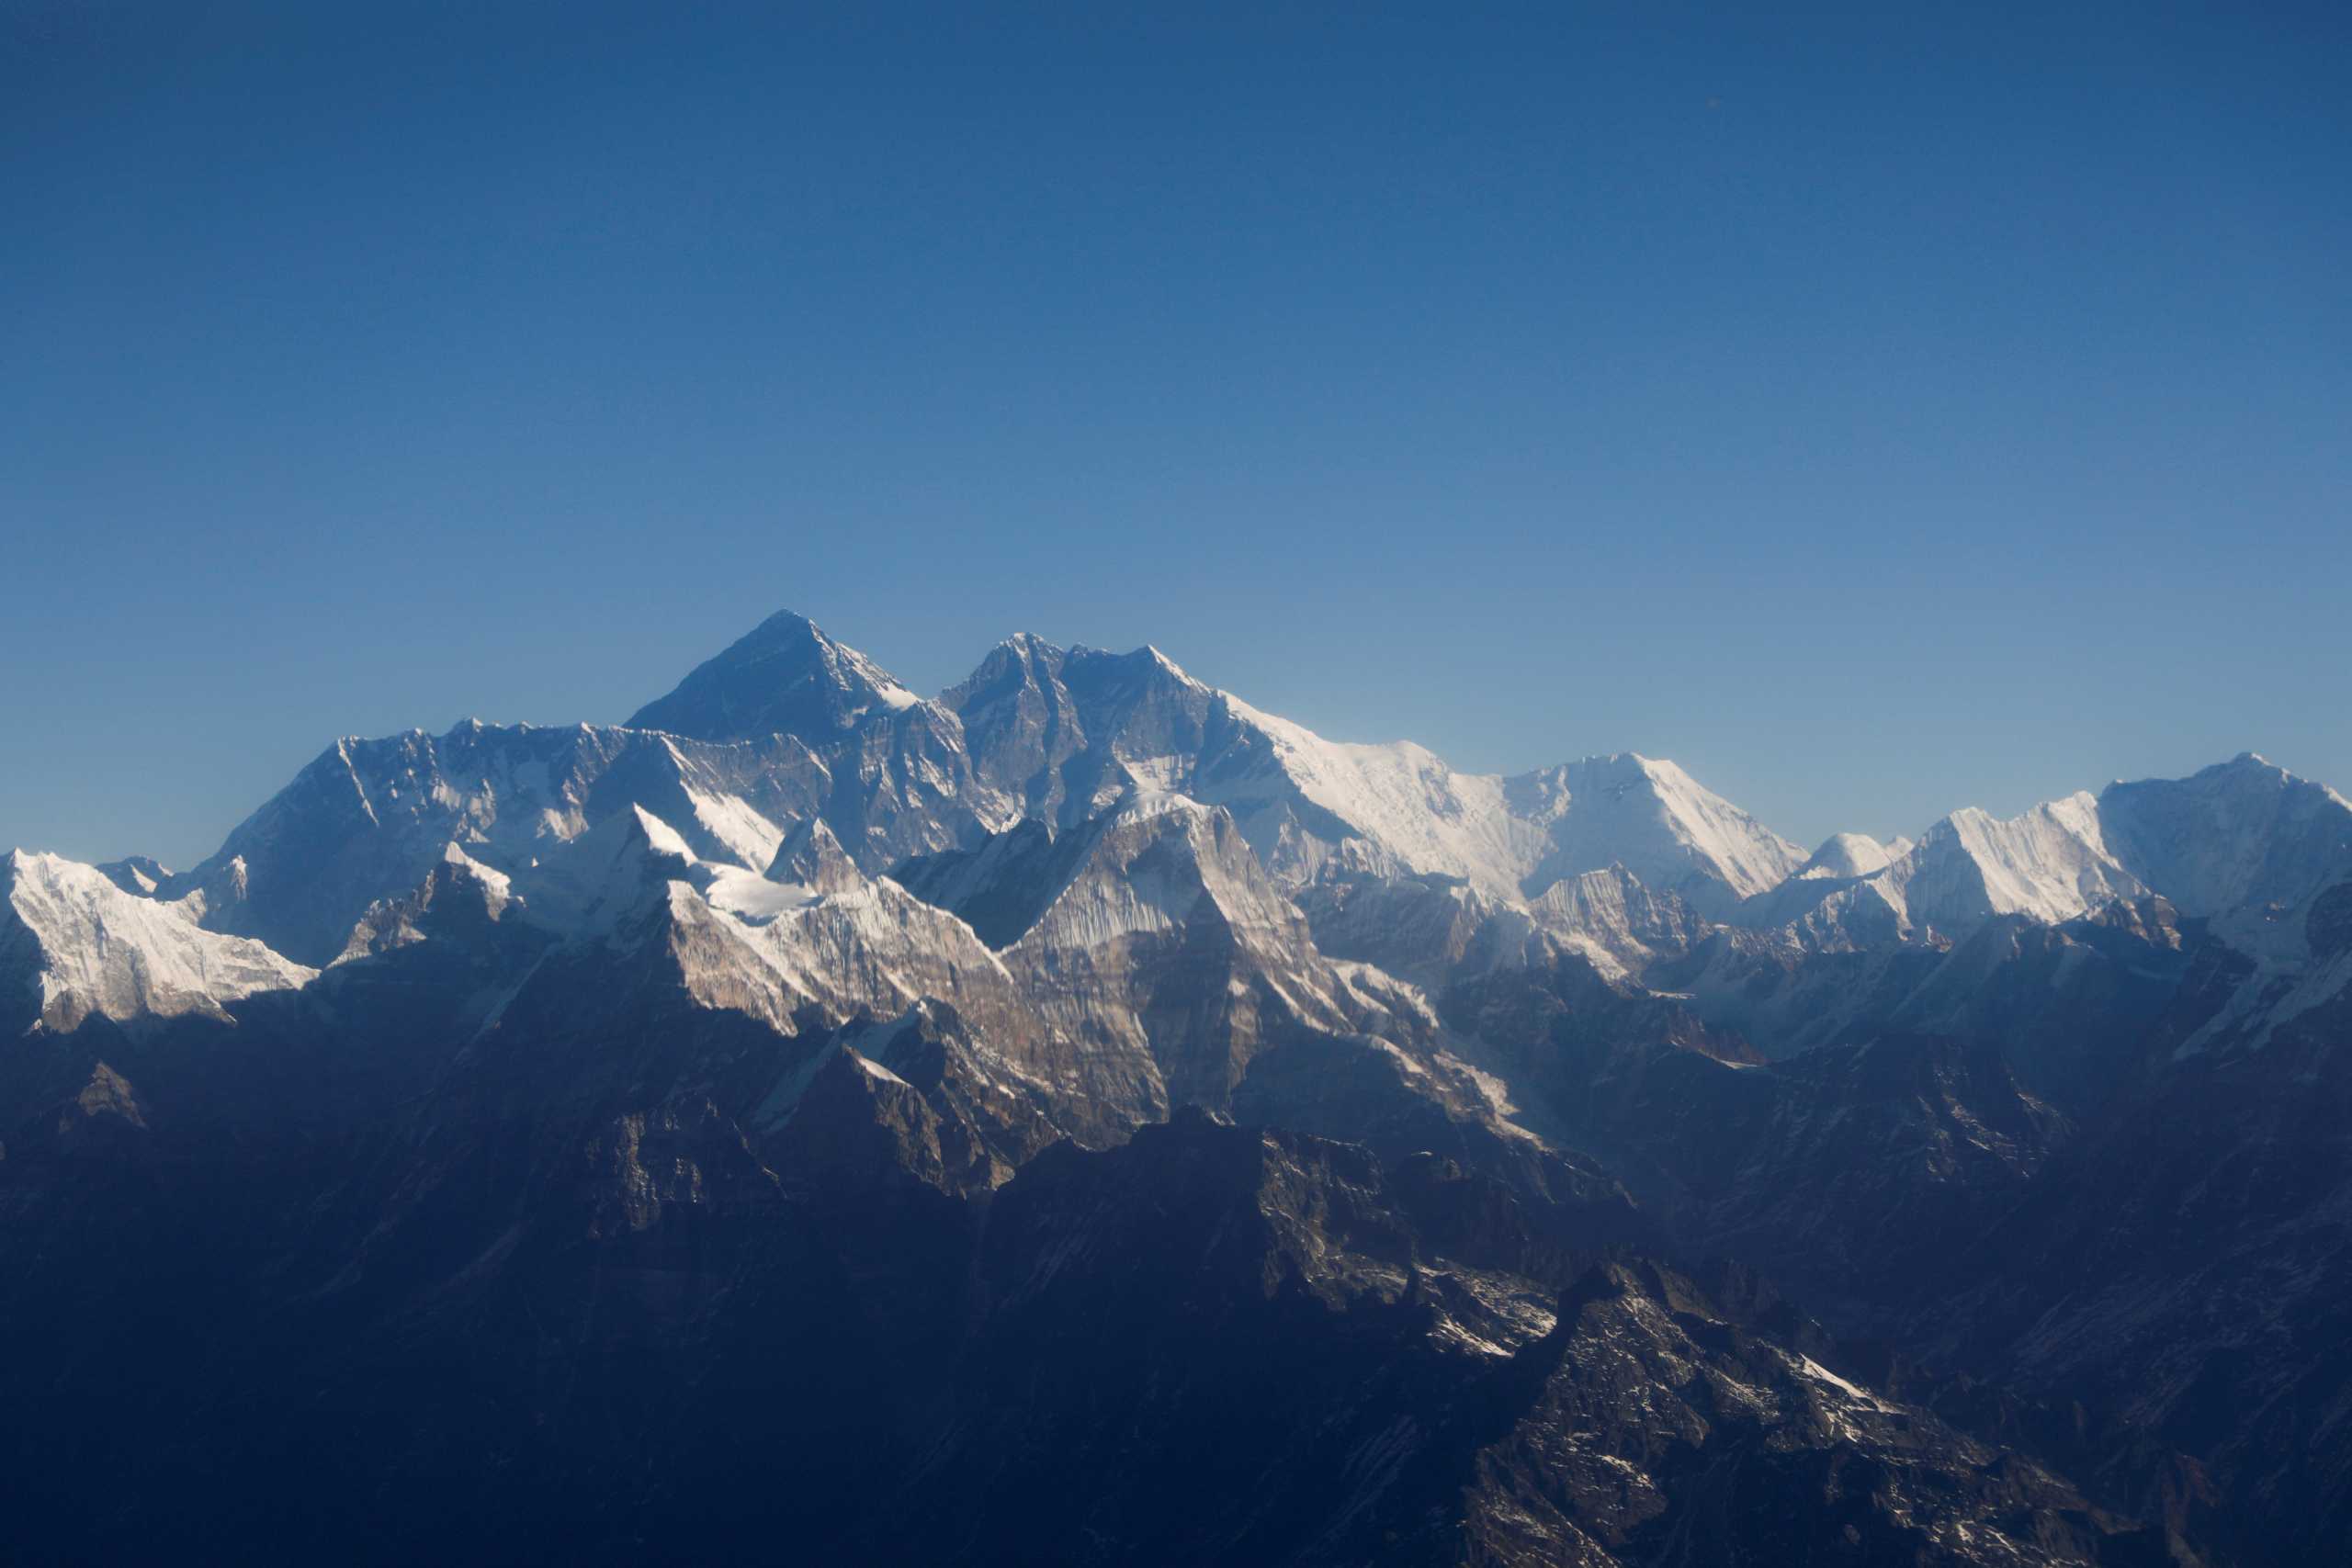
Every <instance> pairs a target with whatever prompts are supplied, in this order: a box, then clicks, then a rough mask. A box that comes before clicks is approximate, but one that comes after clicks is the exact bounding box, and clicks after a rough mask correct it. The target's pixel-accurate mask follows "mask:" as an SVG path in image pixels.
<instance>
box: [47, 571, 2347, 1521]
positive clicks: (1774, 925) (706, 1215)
mask: <svg viewBox="0 0 2352 1568" xmlns="http://www.w3.org/2000/svg"><path fill="white" fill-rule="evenodd" d="M0 1031H5V1039H0V1247H5V1256H6V1258H8V1259H9V1263H8V1266H7V1267H6V1269H0V1331H5V1332H6V1336H7V1342H8V1343H9V1344H11V1345H14V1346H17V1347H19V1348H20V1349H21V1350H22V1351H23V1353H21V1354H19V1355H17V1356H14V1357H10V1358H7V1359H6V1361H5V1363H0V1398H4V1399H5V1400H6V1407H7V1408H8V1409H9V1411H10V1412H11V1414H12V1416H13V1419H12V1421H11V1422H10V1423H9V1424H8V1427H7V1431H6V1435H5V1436H0V1505H5V1506H6V1509H7V1516H6V1517H8V1518H9V1519H10V1521H11V1531H12V1537H13V1540H14V1542H15V1543H16V1544H17V1548H18V1551H19V1552H20V1553H21V1554H22V1555H24V1556H25V1557H26V1558H27V1560H28V1561H46V1560H59V1561H85V1562H130V1561H152V1560H153V1556H154V1555H155V1552H156V1543H157V1542H158V1541H163V1540H169V1541H170V1542H171V1543H172V1545H171V1548H170V1551H171V1554H172V1555H173V1556H174V1557H175V1559H180V1560H189V1561H221V1562H228V1561H235V1562H254V1561H257V1560H260V1561H268V1560H286V1561H297V1560H299V1561H306V1562H307V1561H315V1560H318V1559H321V1558H334V1559H339V1560H358V1561H375V1560H382V1561H387V1562H390V1561H401V1562H408V1561H413V1560H416V1559H417V1558H420V1557H435V1558H455V1559H458V1560H498V1561H509V1560H516V1559H534V1560H544V1559H550V1558H563V1559H582V1560H616V1561H622V1560H625V1561H642V1560H646V1559H655V1560H664V1561H669V1560H674V1561H707V1560H710V1559H713V1558H737V1557H743V1556H749V1555H760V1556H776V1557H783V1558H786V1559H790V1560H796V1561H797V1560H801V1559H804V1558H808V1559H821V1558H825V1557H834V1558H842V1559H846V1560H857V1561H936V1562H1070V1563H1093V1562H1103V1563H1110V1562H1170V1563H1175V1562H1205V1561H1232V1562H1291V1563H1300V1564H1310V1563H1312V1564H1324V1563H1329V1564H1339V1563H1361V1562H1396V1563H1416V1564H1418V1563H1432V1564H1435V1563H1446V1564H1452V1563H1510V1564H1519V1563H1526V1564H1534V1563H1555V1562H1572V1563H1594V1564H1604V1563H1620V1564H1649V1563H1657V1564H1699V1563H1717V1562H1755V1563H1779V1562H1853V1563H1879V1562H1905V1563H1912V1562H1919V1563H1955V1564H1966V1563H1988V1564H1989V1563H2017V1562H2030V1563H2088V1562H2097V1563H2178V1564H2222V1563H2242V1564H2264V1563H2299V1562H2314V1561H2327V1560H2331V1558H2332V1556H2333V1555H2334V1554H2335V1551H2336V1550H2337V1548H2339V1547H2340V1544H2341V1543H2342V1542H2343V1541H2344V1540H2346V1539H2352V1418H2347V1416H2352V1410H2347V1405H2346V1401H2347V1398H2352V1395H2347V1394H2346V1388H2347V1386H2352V1359H2347V1357H2346V1352H2345V1351H2344V1349H2343V1347H2344V1346H2345V1345H2346V1343H2347V1342H2348V1341H2347V1335H2352V1323H2347V1322H2346V1321H2345V1310H2344V1308H2343V1306H2342V1304H2341V1303H2344V1302H2346V1301H2347V1300H2352V1247H2347V1246H2346V1236H2347V1235H2352V1230H2347V1228H2346V1227H2347V1224H2352V1151H2347V1149H2346V1146H2345V1143H2346V1134H2345V1133H2344V1131H2343V1130H2344V1128H2345V1127H2346V1126H2347V1125H2352V1068H2347V1067H2346V1060H2347V1057H2346V1049H2347V1046H2352V807H2348V806H2347V805H2346V802H2345V801H2344V800H2343V798H2342V797H2340V796H2338V795H2335V794H2334V793H2333V792H2332V791H2329V790H2327V789H2325V788H2324V787H2323V786H2321V785H2318V784H2311V783H2308V782H2306V781H2302V780H2299V779H2295V778H2293V777H2291V776H2290V775H2288V774H2286V773H2283V772H2282V771H2280V770H2278V769H2276V768H2273V767H2271V766H2269V765H2268V764H2267V763H2266V762H2264V761H2262V760H2261V759H2259V758H2256V757H2253V756H2250V755H2248V756H2244V757H2240V758H2238V759H2236V760H2234V761H2230V762H2226V763H2223V764H2221V765H2220V766H2218V767H2215V768H2212V769H2209V770H2207V771H2205V772H2204V773H2199V774H2198V775H2196V776H2195V777H2193V778H2190V779H2186V780H2177V781H2161V780H2160V781H2149V782H2146V783H2142V784H2119V785H2115V786H2112V787H2110V788H2109V789H2108V790H2107V791H2106V792H2105V793H2104V794H2102V795H2097V796H2092V795H2077V796H2074V797H2071V798H2069V799H2067V800H2063V801H2058V802H2054V803H2052V804H2051V805H2049V806H2047V807H2041V808H2038V809H2037V810H2035V811H2033V812H2030V813H2026V814H2024V815H2022V816H2020V817H2018V818H2014V819H2011V820H2008V821H1999V820H1996V819H1994V818H1989V817H1986V816H1985V814H1983V813H1980V812H1970V811H1961V812H1955V813H1954V814H1953V815H1952V816H1951V818H1946V819H1945V820H1943V821H1941V822H1939V823H1936V824H1932V825H1929V826H1928V827H1927V828H1925V829H1923V830H1922V831H1921V832H1920V833H1919V834H1918V836H1917V839H1916V840H1897V841H1895V842H1894V843H1891V844H1882V843H1879V842H1877V841H1876V840H1868V839H1864V838H1862V837H1860V835H1839V836H1838V838H1836V839H1833V840H1831V841H1830V842H1829V843H1827V844H1826V845H1824V846H1823V847H1822V848H1821V850H1820V851H1819V852H1816V853H1815V854H1813V855H1811V856H1807V855H1805V854H1804V852H1802V851H1800V850H1798V849H1796V848H1795V847H1794V846H1792V845H1790V844H1789V843H1787V842H1786V841H1785V840H1781V839H1780V838H1779V837H1778V836H1777V835H1775V834H1773V833H1772V832H1770V829H1767V828H1766V827H1764V826H1763V825H1762V824H1760V823H1758V822H1757V821H1756V820H1755V819H1754V818H1751V817H1749V816H1747V814H1746V813H1744V812H1742V811H1740V810H1739V809H1738V808H1737V807H1734V806H1732V805H1731V804H1730V803H1728V802H1726V801H1724V800H1722V799H1721V798H1720V797H1717V796H1715V795H1712V794H1710V793H1709V792H1707V791H1706V790H1705V789H1704V788H1703V787H1702V785H1700V784H1697V783H1696V782H1695V781H1693V780H1691V778H1690V777H1689V775H1688V774H1686V773H1682V771H1681V770H1680V769H1679V768H1676V767H1675V766H1674V765H1673V764H1671V763H1669V762H1664V761H1656V760H1652V759H1645V758H1639V757H1631V756H1619V757H1610V758H1595V759H1588V760H1586V761H1580V762H1574V763H1568V764H1564V765H1562V766H1559V767H1555V768H1548V769H1544V770H1539V771H1537V772H1535V773H1528V774H1523V775H1520V776H1517V777H1513V778H1495V777H1484V776H1479V775H1471V774H1463V773H1455V772H1453V770H1451V769H1450V768H1448V767H1447V766H1446V765H1445V764H1444V763H1443V762H1442V761H1441V760H1440V759H1438V758H1436V757H1434V756H1432V755H1430V753H1428V752H1427V751H1425V750H1421V749H1419V748H1418V747H1414V746H1411V745H1409V744H1407V743H1397V744H1392V745H1385V746H1359V745H1349V744H1342V743H1338V742H1333V741H1329V740H1327V739H1323V738H1321V737H1318V736H1316V735H1314V734H1312V733H1310V732H1308V731H1306V730H1304V729H1302V728H1298V727H1297V726H1295V725H1292V724H1289V723H1287V722H1286V721H1284V720H1282V719H1279V718H1276V717H1274V716H1270V715H1267V714H1263V713H1261V712H1260V711H1258V710H1257V709H1255V708H1252V707H1250V705H1248V704H1246V703H1245V702H1243V701H1241V700H1240V699H1239V698H1238V697H1235V696H1233V695H1231V694H1227V693H1223V692H1219V691H1216V690H1215V689H1213V688H1210V687H1207V686H1205V685H1204V684H1202V683H1201V682H1196V681H1194V680H1193V679H1192V678H1191V677H1190V676H1189V675H1187V674H1186V673H1185V672H1184V671H1182V669H1181V668H1180V667H1178V666H1177V665H1176V664H1175V663H1174V662H1173V661H1171V660H1169V659H1167V658H1166V657H1165V656H1164V655H1162V654H1160V653H1159V652H1158V651H1157V650H1155V649H1139V650H1137V651H1136V652H1134V653H1128V654H1111V653H1103V652H1100V651H1096V650H1091V649H1061V648H1057V647H1056V646H1054V645H1052V644H1049V643H1046V642H1045V641H1043V640H1042V639H1040V638H1036V637H1026V636H1024V637H1014V638H1012V639H1010V640H1009V641H1007V642H1005V643H1003V644H1001V645H1000V646H999V647H998V648H997V649H994V650H993V651H991V652H990V653H989V655H988V656H987V658H986V659H985V660H983V661H982V663H981V665H980V666H979V668H978V670H977V671H975V672H974V673H973V675H972V676H971V677H970V678H969V679H968V680H967V681H965V682H961V683H959V684H958V685H956V686H955V687H954V688H951V689H950V690H949V691H948V692H946V693H944V694H942V695H941V696H940V697H939V698H938V699H937V700H935V701H931V700H923V699H920V698H918V697H917V696H915V694H912V693H910V692H909V691H907V690H906V688H905V687H903V686H902V685H901V684H900V683H899V682H897V681H896V680H894V679H893V678H892V677H890V676H889V675H888V673H887V672H886V671H884V670H883V669H882V668H881V667H880V666H879V665H878V664H876V662H875V661H874V660H870V659H868V658H866V657H865V655H863V654H860V653H857V652H856V651H855V650H854V649H847V648H844V647H842V645H840V644H838V643H836V642H834V641H832V640H831V638H829V637H826V636H825V635H824V634H823V633H822V632H821V631H820V630H819V629H818V628H817V627H816V626H813V625H812V624H810V623H809V622H808V621H806V620H805V619H802V618H800V617H798V616H796V615H778V616H776V617H775V618H773V619H771V620H770V621H768V622H767V623H765V624H763V626H760V627H758V628H757V629H755V630H754V631H753V632H752V634H751V635H750V636H748V637H745V638H743V639H742V640H741V641H740V642H738V643H737V644H735V645H734V646H733V647H731V648H729V649H727V650H725V651H724V652H722V653H721V654H719V655H718V657H716V658H714V659H713V660H710V661H709V662H707V663H706V664H705V665H703V666H701V667H700V668H698V669H697V670H695V671H693V672H692V673H691V674H690V675H688V676H687V678H686V679H685V680H684V682H682V683H681V684H680V685H679V686H678V687H677V689H676V690H675V691H673V693H672V694H669V695H668V696H665V697H663V698H661V699H659V700H657V701H656V702H654V703H651V704H650V705H647V707H645V708H644V709H642V710H640V712H639V714H637V715H636V716H634V717H633V718H632V719H631V720H630V722H629V723H628V725H626V726H620V727H607V728H595V727H590V726H578V727H574V728H533V727H528V726H515V727H508V728H499V727H492V726H486V725H481V724H468V725H463V726H459V727H458V728H457V729H454V730H452V731H450V732H449V733H448V734H447V735H443V736H425V735H423V734H421V733H417V734H411V735H407V736H400V737H394V738H390V739H383V740H356V739H346V740H343V741H338V742H336V743H335V744H334V746H333V747H330V748H329V749H328V750H326V751H324V752H323V753H322V755H321V757H320V758H319V759H318V761H315V762H313V763H312V764H311V766H310V767H309V768H307V769H305V770H304V771H303V772H302V773H301V774H300V775H299V776H298V777H297V778H296V779H295V780H294V781H293V782H292V783H291V784H288V787H287V788H286V789H285V790H284V791H282V792H280V794H279V795H277V796H276V797H274V798H273V799H272V800H270V801H269V802H267V803H266V804H265V805H264V806H263V807H261V808H260V809H259V810H257V811H256V812H255V813H254V816H253V817H252V818H249V819H248V820H247V821H246V822H244V823H243V824H242V825H240V826H239V827H238V828H237V829H235V830H234V831H233V832H232V834H231V835H230V837H229V839H228V840H227V841H226V842H225V843H224V844H223V846H222V848H221V850H220V852H219V853H218V854H217V855H215V856H213V857H212V858H210V859H209V860H208V861H206V862H204V863H201V864H199V865H198V866H197V867H194V868H192V869H191V870H188V871H186V872H181V873H176V874H175V873H172V872H170V871H167V870H166V869H165V868H164V867H162V866H159V865H156V864H155V863H153V862H152V861H147V860H144V859H142V858H141V857H137V856H132V857H129V858H126V859H124V860H122V861H119V862H115V863H109V864H108V865H106V866H103V867H92V866H79V865H75V864H74V863H69V862H65V861H62V860H59V859H57V858H56V857H54V856H47V855H41V854H38V853H29V852H17V853H15V854H13V855H11V856H10V858H9V859H8V860H7V861H6V863H5V864H0Z"/></svg>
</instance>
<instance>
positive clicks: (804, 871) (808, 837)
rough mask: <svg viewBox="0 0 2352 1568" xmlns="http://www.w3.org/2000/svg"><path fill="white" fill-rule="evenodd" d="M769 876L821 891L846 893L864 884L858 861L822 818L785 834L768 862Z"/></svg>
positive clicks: (770, 879) (814, 819)
mask: <svg viewBox="0 0 2352 1568" xmlns="http://www.w3.org/2000/svg"><path fill="white" fill-rule="evenodd" d="M767 878H768V880H769V881H770V882H788V883H792V884H794V885H795V886H802V887H809V888H814V889H815V890H816V891H818V892H820V893H847V892H851V891H853V890H854V889H856V888H858V887H862V886H865V876H864V875H863V874H861V873H860V872H859V871H858V869H857V863H856V862H854V861H853V860H851V859H850V857H849V852H848V851H847V850H844V849H843V848H842V841H841V840H840V839H839V838H837V837H836V836H835V835H834V833H833V830H832V829H831V828H829V827H827V826H826V825H825V819H824V818H821V817H811V818H809V819H808V820H807V821H805V822H803V823H801V824H800V825H799V826H798V827H797V828H795V829H793V830H792V831H791V832H789V833H787V834H786V835H785V838H784V842H783V843H781V844H779V845H777V846H776V852H775V858H774V859H773V860H771V861H770V862H769V863H768V867H767Z"/></svg>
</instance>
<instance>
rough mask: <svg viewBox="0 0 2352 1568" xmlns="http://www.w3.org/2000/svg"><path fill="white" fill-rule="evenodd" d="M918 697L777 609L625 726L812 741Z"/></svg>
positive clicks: (704, 736) (698, 735) (803, 619)
mask: <svg viewBox="0 0 2352 1568" xmlns="http://www.w3.org/2000/svg"><path fill="white" fill-rule="evenodd" d="M919 700H920V699H919V698H917V697H916V695H915V694H913V693H912V692H910V691H909V690H907V689H906V687H904V686H902V685H900V684H899V682H898V680H897V679H896V678H895V677H893V676H892V675H891V674H890V672H889V671H887V670H885V669H883V668H882V667H881V666H880V665H878V664H876V663H875V662H874V661H873V660H870V659H868V658H866V657H865V655H864V654H863V653H860V652H858V651H857V649H854V648H850V647H847V646H846V645H844V644H842V643H838V642H835V641H834V640H833V639H832V638H831V637H827V636H826V635H825V634H824V632H823V631H822V630H820V628H819V627H818V626H817V623H816V622H814V621H812V620H810V619H809V618H808V617H807V616H806V615H795V614H794V613H793V612H791V611H789V610H781V611H778V612H777V613H776V614H775V615H770V616H769V617H768V618H767V619H766V620H764V621H762V622H761V623H760V624H759V625H758V626H755V627H753V628H752V630H751V631H750V632H749V633H748V634H746V635H745V636H743V637H740V638H738V639H737V640H736V641H735V642H734V644H732V645H731V646H730V647H729V648H728V649H727V650H726V651H725V652H723V653H720V654H718V656H717V657H715V658H712V659H708V660H704V661H703V662H702V663H701V664H699V665H696V666H695V669H694V671H693V672H692V673H690V674H688V675H687V676H686V678H685V679H684V681H681V682H678V685H677V688H676V690H674V691H673V692H671V693H670V694H669V695H667V696H665V697H662V698H659V699H657V700H655V701H653V702H650V703H648V704H646V705H645V706H643V707H641V708H639V709H638V710H637V712H636V713H634V714H632V715H630V716H629V720H628V728H631V729H659V730H663V731H666V732H667V733H669V734H672V735H683V736H687V737H690V738H691V739H696V740H717V741H728V740H750V739H764V738H766V737H768V736H771V735H796V736H798V737H800V738H801V739H804V740H808V741H810V742H812V743H817V742H822V741H825V740H829V739H832V738H833V737H834V736H836V735H838V734H840V733H841V732H842V731H843V730H846V729H849V728H853V727H854V726H855V725H856V724H857V722H858V721H859V720H860V719H862V718H864V717H865V716H867V715H868V714H871V713H876V712H896V711H899V710H902V709H906V708H910V707H912V706H914V705H915V704H916V703H917V702H918V701H919Z"/></svg>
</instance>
